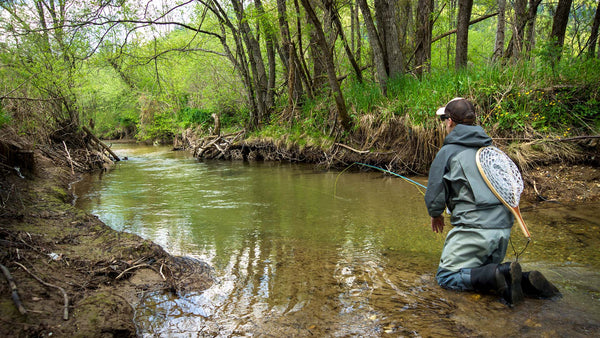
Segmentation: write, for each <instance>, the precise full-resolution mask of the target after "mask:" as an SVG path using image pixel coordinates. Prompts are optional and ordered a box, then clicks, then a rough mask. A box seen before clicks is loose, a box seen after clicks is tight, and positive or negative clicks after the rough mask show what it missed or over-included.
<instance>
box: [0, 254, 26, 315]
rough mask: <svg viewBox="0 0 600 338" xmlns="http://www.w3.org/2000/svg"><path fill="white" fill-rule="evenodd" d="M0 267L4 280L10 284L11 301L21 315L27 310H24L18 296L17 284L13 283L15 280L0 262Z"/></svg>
mask: <svg viewBox="0 0 600 338" xmlns="http://www.w3.org/2000/svg"><path fill="white" fill-rule="evenodd" d="M0 268H1V269H2V273H4V277H6V281H7V282H8V285H9V286H10V291H11V293H12V300H13V303H15V306H16V307H17V309H19V312H20V313H21V314H22V315H24V314H25V313H27V310H25V307H23V303H21V299H20V298H19V292H18V289H17V284H15V280H14V279H13V277H12V275H11V274H10V271H8V268H7V267H5V266H4V265H2V264H0Z"/></svg>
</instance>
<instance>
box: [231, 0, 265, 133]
mask: <svg viewBox="0 0 600 338" xmlns="http://www.w3.org/2000/svg"><path fill="white" fill-rule="evenodd" d="M231 3H232V5H233V9H234V12H235V14H236V17H237V19H238V24H239V27H240V32H241V35H242V38H243V40H244V43H245V45H246V49H247V53H248V61H249V62H250V70H251V71H252V80H253V82H252V83H253V85H254V92H255V95H256V105H257V108H258V111H257V114H255V115H253V116H252V118H251V120H250V125H251V127H252V128H257V127H258V126H259V124H260V123H261V122H262V120H263V119H264V117H265V116H267V112H268V109H269V107H268V101H267V91H268V79H267V73H266V70H265V64H264V61H263V58H262V53H261V49H260V45H259V43H258V40H256V38H255V37H254V34H252V31H251V30H250V25H249V24H248V18H247V17H246V15H245V13H244V7H243V5H242V2H241V1H240V0H232V1H231Z"/></svg>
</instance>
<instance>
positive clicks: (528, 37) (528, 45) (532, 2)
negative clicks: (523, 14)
mask: <svg viewBox="0 0 600 338" xmlns="http://www.w3.org/2000/svg"><path fill="white" fill-rule="evenodd" d="M541 3H542V0H529V10H528V11H527V12H528V13H529V14H528V15H527V26H526V28H525V51H526V52H527V55H528V56H530V55H531V51H533V49H534V48H535V21H536V18H537V10H538V7H539V6H540V4H541Z"/></svg>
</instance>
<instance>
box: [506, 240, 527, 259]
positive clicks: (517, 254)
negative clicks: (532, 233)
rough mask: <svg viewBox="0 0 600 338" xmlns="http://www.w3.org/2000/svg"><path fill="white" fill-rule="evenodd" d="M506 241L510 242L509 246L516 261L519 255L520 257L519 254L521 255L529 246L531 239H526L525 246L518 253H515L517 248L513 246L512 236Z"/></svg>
mask: <svg viewBox="0 0 600 338" xmlns="http://www.w3.org/2000/svg"><path fill="white" fill-rule="evenodd" d="M508 242H509V243H510V247H511V248H512V249H513V252H514V253H515V262H518V261H519V257H521V255H523V253H524V252H525V250H526V249H527V247H528V246H529V243H530V242H531V239H530V240H528V241H527V243H525V247H524V248H523V250H521V252H519V253H517V249H515V246H514V245H513V242H512V238H509V239H508Z"/></svg>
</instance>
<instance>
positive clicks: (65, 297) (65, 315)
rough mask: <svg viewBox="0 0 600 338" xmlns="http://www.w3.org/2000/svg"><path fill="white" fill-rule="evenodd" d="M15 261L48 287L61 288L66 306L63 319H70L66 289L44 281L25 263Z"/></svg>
mask: <svg viewBox="0 0 600 338" xmlns="http://www.w3.org/2000/svg"><path fill="white" fill-rule="evenodd" d="M13 263H15V264H17V265H18V266H20V267H21V268H23V270H25V272H27V273H28V274H30V275H31V277H33V278H35V280H37V281H38V282H40V283H41V284H43V285H45V286H47V287H51V288H55V289H59V290H60V292H61V293H62V295H63V298H64V301H65V306H64V310H63V319H64V320H69V296H68V295H67V292H66V291H65V289H63V288H61V287H60V286H56V285H54V284H50V283H46V282H44V281H43V280H41V279H40V278H39V277H38V276H36V275H34V274H33V273H32V272H31V271H29V270H27V268H26V267H25V266H24V265H23V264H21V263H19V262H13Z"/></svg>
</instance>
